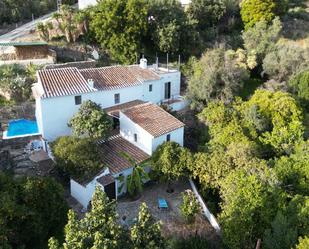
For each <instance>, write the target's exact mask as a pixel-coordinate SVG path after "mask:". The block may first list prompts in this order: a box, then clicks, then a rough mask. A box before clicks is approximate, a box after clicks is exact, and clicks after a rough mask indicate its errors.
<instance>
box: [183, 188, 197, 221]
mask: <svg viewBox="0 0 309 249" xmlns="http://www.w3.org/2000/svg"><path fill="white" fill-rule="evenodd" d="M200 210H201V207H200V204H199V202H198V201H197V199H196V197H195V194H194V193H193V192H192V191H191V190H186V191H185V192H183V193H182V203H181V206H180V211H181V214H182V215H183V217H184V218H185V219H186V221H187V222H193V221H194V219H195V217H196V215H197V214H198V213H199V212H200Z"/></svg>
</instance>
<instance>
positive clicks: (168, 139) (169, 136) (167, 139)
mask: <svg viewBox="0 0 309 249" xmlns="http://www.w3.org/2000/svg"><path fill="white" fill-rule="evenodd" d="M169 141H171V134H167V135H166V142H169Z"/></svg>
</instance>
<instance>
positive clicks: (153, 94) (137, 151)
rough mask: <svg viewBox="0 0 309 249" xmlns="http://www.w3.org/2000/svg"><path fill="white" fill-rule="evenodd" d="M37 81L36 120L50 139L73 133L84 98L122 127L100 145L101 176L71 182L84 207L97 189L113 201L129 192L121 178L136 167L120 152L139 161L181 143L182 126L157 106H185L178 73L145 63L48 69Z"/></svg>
mask: <svg viewBox="0 0 309 249" xmlns="http://www.w3.org/2000/svg"><path fill="white" fill-rule="evenodd" d="M37 77H38V83H36V84H35V85H34V86H33V88H32V90H33V95H34V97H35V101H36V120H37V124H38V128H39V132H40V134H41V135H42V138H43V139H45V140H46V141H53V140H55V139H56V138H57V137H59V136H64V135H70V134H71V129H70V128H69V127H68V125H67V124H68V122H69V120H70V119H71V118H72V117H73V115H74V114H75V113H76V112H77V111H78V109H79V107H80V105H81V103H82V102H83V101H85V100H91V101H94V102H96V103H98V104H100V105H101V107H102V108H103V109H104V110H105V111H106V112H107V113H108V114H109V115H110V116H112V117H113V119H114V122H115V123H116V124H117V126H119V134H117V135H115V136H112V137H110V138H108V139H107V140H106V141H101V142H100V143H99V144H98V146H99V148H100V151H101V155H102V165H103V166H102V169H101V170H100V172H98V173H97V175H96V176H93V178H92V179H88V180H87V181H85V182H78V181H75V180H74V179H71V194H72V196H73V197H75V198H76V199H77V200H78V201H79V202H80V203H81V204H82V205H83V206H84V207H85V208H86V207H87V205H88V203H89V201H90V200H91V197H92V195H93V192H94V190H95V186H97V185H99V186H101V187H102V188H103V189H104V191H105V192H106V193H107V194H108V196H109V197H111V198H117V196H118V195H121V194H122V193H124V192H125V191H126V186H125V184H123V183H124V181H122V180H121V179H122V178H123V179H125V178H126V176H128V175H129V174H131V172H132V165H131V164H130V163H129V162H128V161H127V160H126V159H124V158H123V157H122V156H121V155H120V152H126V153H127V154H129V155H130V156H131V157H132V158H133V159H134V160H135V161H136V162H137V163H140V162H143V161H145V160H147V159H148V158H150V156H151V155H152V153H153V151H155V149H156V148H157V147H158V146H159V145H160V144H162V143H163V142H165V141H175V142H177V143H179V144H180V145H181V146H182V145H183V136H184V124H183V123H182V122H180V121H179V120H178V119H176V118H175V117H174V116H172V115H171V114H169V113H168V112H166V111H165V110H163V109H162V108H161V107H159V106H158V105H157V104H162V103H166V104H168V105H169V106H170V107H171V108H172V109H173V110H176V111H177V110H180V109H182V108H183V107H184V106H185V105H186V101H184V100H183V98H182V97H181V96H180V72H179V71H178V70H167V69H163V68H158V67H157V66H156V65H154V66H150V67H149V66H148V65H147V60H146V59H141V61H140V65H130V66H110V67H101V68H87V69H78V68H76V67H66V68H57V69H44V70H40V71H38V73H37Z"/></svg>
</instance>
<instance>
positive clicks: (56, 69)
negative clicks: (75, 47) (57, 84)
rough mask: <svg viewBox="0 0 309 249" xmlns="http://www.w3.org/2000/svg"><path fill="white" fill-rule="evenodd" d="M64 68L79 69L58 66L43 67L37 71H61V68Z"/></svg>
mask: <svg viewBox="0 0 309 249" xmlns="http://www.w3.org/2000/svg"><path fill="white" fill-rule="evenodd" d="M66 69H71V70H74V69H75V70H77V71H79V69H78V68H77V67H58V68H43V69H39V70H38V72H44V71H62V70H66Z"/></svg>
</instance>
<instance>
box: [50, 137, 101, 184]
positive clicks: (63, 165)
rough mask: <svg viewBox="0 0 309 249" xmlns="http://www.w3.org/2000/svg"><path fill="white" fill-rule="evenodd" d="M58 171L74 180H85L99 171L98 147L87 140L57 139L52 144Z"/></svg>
mask: <svg viewBox="0 0 309 249" xmlns="http://www.w3.org/2000/svg"><path fill="white" fill-rule="evenodd" d="M52 152H53V156H54V157H55V160H56V163H57V167H58V169H59V170H60V171H61V172H62V173H64V174H65V175H67V176H70V177H73V178H74V179H76V180H86V179H87V178H89V177H91V176H93V174H96V173H97V171H98V170H99V169H100V166H101V164H100V155H99V151H98V146H97V145H96V144H95V143H94V142H93V141H91V140H90V139H87V138H77V137H69V136H65V137H59V138H57V139H56V140H55V141H54V142H53V143H52Z"/></svg>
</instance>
